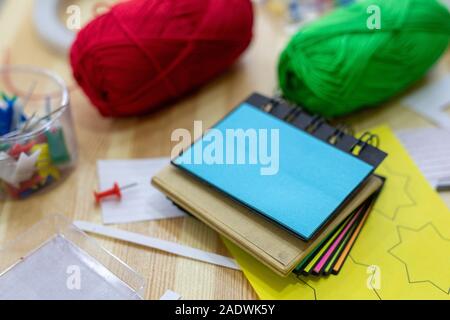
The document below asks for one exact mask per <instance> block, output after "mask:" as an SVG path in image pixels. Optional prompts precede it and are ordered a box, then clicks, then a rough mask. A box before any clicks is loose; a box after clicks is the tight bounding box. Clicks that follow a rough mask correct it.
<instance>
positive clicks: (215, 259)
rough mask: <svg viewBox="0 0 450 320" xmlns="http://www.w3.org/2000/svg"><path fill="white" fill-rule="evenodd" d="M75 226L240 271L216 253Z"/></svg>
mask: <svg viewBox="0 0 450 320" xmlns="http://www.w3.org/2000/svg"><path fill="white" fill-rule="evenodd" d="M74 224H75V226H77V227H78V228H79V229H81V230H83V231H85V232H88V233H93V234H97V235H102V236H106V237H110V238H113V239H117V240H122V241H127V242H130V243H134V244H138V245H141V246H144V247H148V248H153V249H157V250H161V251H165V252H168V253H172V254H175V255H179V256H182V257H185V258H189V259H193V260H198V261H203V262H207V263H210V264H214V265H218V266H222V267H226V268H230V269H235V270H240V268H239V266H238V264H237V263H236V261H235V260H234V259H232V258H228V257H225V256H221V255H218V254H215V253H210V252H206V251H203V250H199V249H195V248H192V247H188V246H184V245H181V244H178V243H175V242H170V241H166V240H161V239H157V238H152V237H147V236H144V235H141V234H137V233H133V232H129V231H124V230H119V229H115V228H109V227H105V226H102V225H98V224H93V223H90V222H85V221H76V222H75V223H74Z"/></svg>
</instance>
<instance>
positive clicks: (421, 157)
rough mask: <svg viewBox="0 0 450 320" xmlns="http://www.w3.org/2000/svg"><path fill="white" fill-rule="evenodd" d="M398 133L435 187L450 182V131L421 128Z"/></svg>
mask: <svg viewBox="0 0 450 320" xmlns="http://www.w3.org/2000/svg"><path fill="white" fill-rule="evenodd" d="M396 133H397V136H398V137H399V139H400V141H401V142H402V143H403V145H404V146H405V147H406V149H407V150H408V152H409V154H410V155H411V157H412V158H413V159H414V161H415V162H416V164H417V166H418V167H419V168H420V170H421V171H422V173H423V175H424V176H425V177H426V178H427V179H428V181H429V182H430V184H431V185H432V186H433V187H437V186H438V185H439V184H440V183H442V182H445V181H448V180H450V130H445V129H438V128H420V129H408V130H401V131H398V132H396Z"/></svg>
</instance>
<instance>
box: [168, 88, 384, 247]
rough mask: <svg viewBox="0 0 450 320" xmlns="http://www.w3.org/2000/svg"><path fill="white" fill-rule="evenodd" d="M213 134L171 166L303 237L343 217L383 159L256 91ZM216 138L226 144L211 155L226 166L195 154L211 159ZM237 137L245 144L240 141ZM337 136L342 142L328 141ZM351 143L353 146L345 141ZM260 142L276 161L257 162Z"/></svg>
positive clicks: (362, 144) (379, 153)
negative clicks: (350, 200) (351, 199)
mask: <svg viewBox="0 0 450 320" xmlns="http://www.w3.org/2000/svg"><path fill="white" fill-rule="evenodd" d="M269 109H270V110H269ZM213 129H214V130H209V131H208V132H206V133H205V135H204V136H203V137H202V138H201V139H199V140H198V141H196V142H195V143H194V144H193V145H192V146H191V147H190V148H188V149H187V150H185V151H184V152H183V153H182V154H180V156H179V157H177V158H175V159H173V160H172V163H173V164H174V165H175V166H177V167H178V168H180V169H182V170H184V171H186V172H188V173H189V174H191V175H193V176H195V177H196V178H198V179H199V180H201V181H203V182H204V183H206V184H209V185H211V186H213V187H215V188H216V189H217V190H219V191H221V192H222V193H223V194H225V195H227V196H229V197H230V198H232V199H234V200H235V201H237V202H239V203H241V204H242V205H245V206H247V207H248V208H250V209H252V210H253V211H254V212H255V213H258V214H260V215H262V216H264V217H266V218H267V219H269V220H271V221H273V222H275V223H277V224H279V225H280V226H281V227H283V228H285V229H286V230H288V231H290V232H292V233H293V234H294V235H296V236H298V237H300V238H301V239H303V240H309V239H311V238H312V237H313V236H314V235H315V234H317V232H318V231H319V230H320V229H321V228H322V227H323V226H324V225H325V224H326V223H327V222H328V221H329V220H330V219H331V218H332V217H333V216H334V215H336V214H337V213H338V212H340V210H341V208H342V205H343V204H344V203H345V202H346V200H347V199H348V198H349V197H351V196H352V195H354V193H355V191H357V190H358V188H360V186H361V184H362V183H363V182H365V181H366V179H367V177H369V176H370V175H371V174H372V172H373V171H374V169H375V168H376V167H377V166H378V164H379V163H380V162H381V161H382V160H383V159H384V157H385V156H386V154H385V153H384V152H382V151H380V150H378V149H377V148H375V147H372V146H371V145H369V144H368V143H366V142H363V141H359V140H358V139H356V138H354V137H352V136H350V135H346V134H345V133H342V132H341V131H339V130H338V129H336V128H333V127H331V126H329V125H328V124H326V123H324V122H323V121H321V120H320V119H319V118H317V117H312V116H310V115H308V114H307V113H305V112H302V111H301V109H299V108H297V107H294V106H290V105H288V104H286V103H284V102H280V101H275V100H273V99H270V98H266V97H264V96H262V95H259V94H254V95H252V96H251V97H249V98H248V99H247V100H246V101H245V102H243V103H242V104H240V105H239V106H237V107H236V108H235V109H234V110H233V111H232V112H231V113H229V114H228V115H227V116H226V117H225V118H223V119H222V120H221V121H219V122H218V123H217V124H216V125H215V126H214V127H213ZM233 134H235V136H233ZM218 135H219V136H220V139H223V140H225V141H222V142H221V143H220V144H219V146H218V147H217V148H216V150H214V154H215V155H217V154H222V155H225V157H226V161H225V157H224V159H222V160H221V159H218V160H217V159H216V160H217V162H214V163H210V162H208V163H207V162H205V161H203V159H201V157H198V155H199V154H200V155H205V154H209V153H208V152H209V151H210V149H211V142H212V141H214V142H216V141H217V139H218V138H217V136H218ZM239 135H240V136H241V137H242V136H244V144H239V141H238V140H237V138H238V136H239ZM268 137H270V139H268ZM332 138H335V139H337V140H338V143H332V142H330V141H331V139H332ZM349 138H350V139H353V143H351V144H348V143H347V142H346V139H349ZM235 139H236V140H235ZM258 139H259V140H258ZM252 142H253V145H252V144H251V143H252ZM263 144H265V145H264V148H265V153H264V154H263V156H266V155H268V154H271V155H272V156H274V157H272V158H271V160H272V161H271V162H270V164H268V162H267V161H266V160H267V157H264V160H265V162H267V163H264V165H258V160H259V161H260V163H263V161H262V160H261V159H263V158H261V157H263V156H262V155H261V153H260V152H261V150H260V149H261V148H263V146H262V145H263ZM214 146H217V144H216V145H214ZM239 146H240V148H239ZM258 147H259V148H260V149H259V150H258ZM356 147H360V153H359V154H356V153H355V149H356ZM269 149H270V150H269ZM268 150H269V151H268ZM239 155H240V156H241V158H239ZM258 156H259V157H260V158H258ZM228 157H230V158H228ZM234 157H235V158H236V159H234ZM199 159H200V160H199ZM238 159H240V162H239V160H238ZM251 159H252V160H253V162H252V161H251Z"/></svg>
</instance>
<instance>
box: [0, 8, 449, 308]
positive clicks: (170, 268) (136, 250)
mask: <svg viewBox="0 0 450 320" xmlns="http://www.w3.org/2000/svg"><path fill="white" fill-rule="evenodd" d="M74 2H76V1H74ZM81 5H82V6H83V8H85V7H88V5H86V1H84V2H83V3H81ZM89 6H92V2H90V1H89ZM32 7H33V1H32V0H20V1H13V0H7V1H6V3H4V4H3V7H2V8H0V30H2V32H1V35H0V37H1V38H0V59H1V60H0V63H2V64H3V63H11V64H35V65H38V66H41V67H45V68H49V69H52V70H54V71H56V72H58V73H59V74H61V75H62V76H63V77H64V78H65V80H66V81H67V83H68V84H69V85H70V86H72V87H73V88H74V89H73V90H72V91H71V99H72V108H73V114H74V120H75V124H76V133H77V137H78V142H79V163H78V165H77V169H76V171H75V172H74V173H72V174H71V175H70V177H69V178H68V179H67V180H66V181H64V183H63V184H61V185H60V186H58V188H55V189H53V190H51V191H49V192H46V193H43V194H41V195H38V196H36V197H32V198H30V199H27V200H24V201H20V202H9V201H8V202H3V203H0V245H3V244H5V243H6V242H7V241H10V240H13V239H14V238H15V237H17V236H18V235H19V234H21V233H22V232H24V231H26V230H27V229H28V228H30V227H31V226H32V225H33V224H35V223H37V222H38V221H39V220H41V219H42V218H43V217H45V216H46V215H49V214H54V213H60V214H63V215H65V216H67V217H68V218H70V219H73V220H87V221H91V222H96V223H101V213H100V210H99V208H98V207H96V206H95V204H94V202H93V199H92V190H93V189H96V188H97V172H96V161H97V160H98V159H118V158H120V159H133V158H149V157H161V156H169V155H170V151H171V148H172V143H171V141H170V135H171V133H172V131H173V130H174V129H177V128H187V129H191V130H192V126H193V121H194V120H203V121H204V125H205V126H206V125H207V126H210V125H212V124H213V123H214V122H215V121H216V120H218V119H219V118H220V117H222V116H223V115H225V114H226V113H227V111H229V110H230V109H231V108H232V107H233V106H234V105H235V104H237V103H238V102H239V101H241V100H242V99H243V98H245V97H246V96H247V95H248V94H249V93H251V92H252V91H259V92H261V93H264V94H268V95H271V94H272V93H273V92H274V89H275V87H276V73H275V65H276V61H277V57H278V55H279V52H280V51H281V49H282V48H283V46H284V44H285V42H286V39H287V38H288V36H287V35H286V34H285V33H283V31H282V28H281V23H280V21H279V19H277V18H275V17H273V16H272V15H271V14H270V13H268V12H267V11H265V10H261V9H257V10H256V25H255V38H254V42H253V44H252V46H251V48H250V49H249V50H248V52H247V53H246V54H245V55H244V56H243V58H242V59H241V60H240V61H239V62H238V63H237V64H236V65H235V66H234V67H233V68H232V69H231V70H229V71H228V72H227V73H226V74H224V75H223V76H221V77H219V78H218V79H217V80H214V81H212V82H211V83H210V84H208V85H207V86H205V87H204V88H203V89H201V90H200V91H198V92H196V93H195V94H192V95H190V96H189V97H186V98H185V99H183V100H182V101H180V102H179V103H177V104H175V105H171V106H167V107H165V108H163V109H162V110H161V111H159V112H157V113H155V114H152V115H149V116H147V117H144V118H140V119H126V120H112V119H104V118H102V117H101V116H100V115H99V114H98V113H97V111H96V110H95V109H94V108H92V106H91V105H90V103H89V102H88V100H87V99H86V97H85V96H84V95H83V93H82V92H81V91H80V90H79V89H78V88H76V86H73V79H72V77H71V74H70V68H69V65H68V63H67V58H66V57H65V56H64V55H61V54H58V53H56V52H53V51H52V50H51V49H49V48H48V47H47V46H46V45H45V44H44V43H43V42H42V41H41V40H40V39H39V38H38V37H37V36H36V33H35V30H34V28H33V24H32ZM446 70H447V71H448V70H450V53H447V55H446V57H445V58H444V59H443V60H442V61H441V62H440V63H439V66H438V67H437V69H436V73H441V72H444V71H446ZM345 120H346V121H348V122H350V123H351V124H353V125H354V126H355V128H356V129H357V130H362V129H366V128H369V127H371V126H375V125H378V124H382V123H388V124H390V125H391V126H392V127H393V128H394V129H399V128H408V127H417V126H426V125H427V126H429V125H430V124H429V123H428V122H426V121H425V120H423V119H421V118H420V117H419V116H417V115H416V114H415V113H413V112H411V111H409V110H408V109H406V108H404V107H402V106H401V105H399V104H398V102H396V101H394V102H392V103H390V104H389V105H386V106H383V107H380V108H378V109H376V110H370V111H365V112H362V113H360V114H358V115H356V116H352V117H350V118H348V119H345ZM149 181H150V177H149ZM443 198H444V199H445V201H446V202H447V204H450V195H449V194H443ZM119 227H120V228H122V229H125V230H128V231H133V232H138V233H141V234H145V235H149V236H153V237H158V238H161V239H165V240H170V241H176V242H178V243H182V244H185V245H189V246H192V247H196V248H199V249H202V250H207V251H211V252H216V253H219V254H224V255H228V253H227V251H226V249H225V247H224V245H223V244H222V242H221V240H220V239H219V237H218V235H217V234H216V233H215V232H214V231H212V230H210V229H209V228H207V227H206V226H204V225H203V224H202V223H200V222H198V221H196V220H195V219H193V218H179V219H171V220H165V221H157V222H143V223H134V224H129V225H121V226H119ZM96 239H98V241H99V242H100V244H101V245H102V246H104V247H105V248H106V249H108V250H109V251H111V252H112V253H113V254H114V255H116V256H117V257H119V258H120V259H121V260H123V261H124V262H125V263H127V264H128V265H129V266H131V267H132V268H133V269H135V270H136V271H137V272H138V273H140V274H141V275H143V276H144V277H145V278H146V279H147V281H148V286H147V290H146V294H145V297H146V298H147V299H159V297H160V296H161V295H162V294H163V293H164V292H165V291H166V290H167V289H171V290H174V291H176V292H178V293H180V294H181V295H182V296H183V298H184V299H256V298H257V296H256V294H255V292H254V291H253V289H252V288H251V286H250V284H249V283H248V282H247V280H246V279H245V277H244V276H243V274H242V273H241V272H240V271H232V270H228V269H225V268H221V267H216V266H212V265H208V264H204V263H201V262H195V261H190V260H188V259H184V258H180V257H176V256H173V255H170V254H166V253H163V252H158V251H155V250H151V249H146V248H141V247H138V246H134V245H129V244H127V243H123V242H120V241H115V240H110V239H107V238H102V237H96Z"/></svg>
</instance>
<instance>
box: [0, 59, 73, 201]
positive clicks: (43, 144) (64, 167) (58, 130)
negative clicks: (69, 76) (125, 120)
mask: <svg viewBox="0 0 450 320" xmlns="http://www.w3.org/2000/svg"><path fill="white" fill-rule="evenodd" d="M0 93H1V97H0V199H2V200H4V199H17V200H19V199H25V198H28V197H30V196H31V195H34V194H36V193H38V192H41V191H42V190H44V189H48V188H49V187H50V186H55V185H57V184H58V183H60V182H61V181H63V180H64V178H65V177H66V176H67V175H68V174H69V173H70V172H71V170H72V169H73V168H74V167H75V165H76V162H77V143H76V137H75V132H74V127H73V121H72V116H71V110H70V98H69V92H68V90H67V87H66V85H65V83H64V81H63V80H62V79H61V78H60V77H59V76H57V75H56V74H54V73H52V72H50V71H47V70H44V69H39V68H35V67H26V66H14V67H3V68H0Z"/></svg>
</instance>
